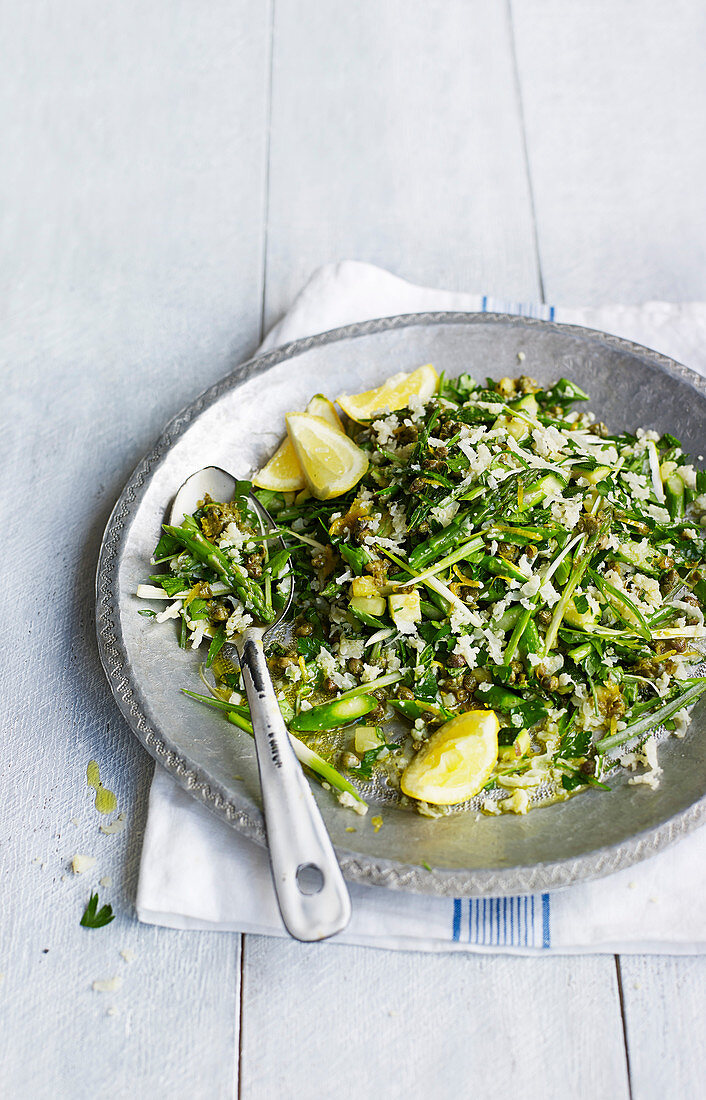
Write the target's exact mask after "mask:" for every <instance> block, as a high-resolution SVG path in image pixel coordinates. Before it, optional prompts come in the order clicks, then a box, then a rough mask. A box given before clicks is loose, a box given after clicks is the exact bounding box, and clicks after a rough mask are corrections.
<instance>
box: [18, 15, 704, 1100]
mask: <svg viewBox="0 0 706 1100" xmlns="http://www.w3.org/2000/svg"><path fill="white" fill-rule="evenodd" d="M0 24H1V34H2V41H3V46H4V49H3V53H4V59H3V65H2V66H1V67H0V133H2V135H3V142H2V146H3V157H2V168H0V188H1V193H0V250H1V252H2V256H3V260H2V265H0V279H2V282H3V293H2V299H1V300H2V306H1V308H2V325H1V326H0V349H1V351H0V354H1V361H2V371H3V375H2V381H3V387H2V393H3V395H4V399H3V402H2V408H3V412H4V413H5V416H4V418H3V419H4V424H3V428H2V434H1V435H0V460H1V463H2V465H1V468H2V472H3V481H2V490H3V497H4V508H3V522H2V531H3V536H4V549H3V554H2V566H3V568H2V571H1V574H0V576H1V580H0V585H1V587H2V591H3V609H2V619H1V621H2V622H3V624H4V630H3V642H4V646H3V651H4V658H3V662H2V666H1V667H0V681H1V683H2V688H3V707H2V717H3V725H4V730H5V732H4V740H3V753H2V769H1V772H0V774H2V778H3V785H2V798H1V800H0V841H1V849H0V861H1V864H2V900H1V902H0V912H1V914H2V917H1V921H0V925H1V927H0V938H1V945H0V971H2V972H3V974H4V979H3V981H2V984H1V985H0V1006H1V1007H0V1018H1V1020H2V1023H1V1026H0V1093H1V1094H2V1095H3V1096H5V1097H12V1098H15V1097H30V1098H35V1097H38V1098H43V1097H52V1098H55V1097H59V1098H65V1097H67V1098H72V1100H73V1098H79V1100H83V1098H84V1097H86V1098H90V1097H93V1096H97V1095H101V1096H105V1097H108V1098H112V1097H123V1096H131V1097H137V1098H142V1097H162V1096H164V1097H167V1096H168V1097H170V1098H182V1097H184V1098H186V1097H189V1098H192V1097H197V1098H200V1097H209V1098H210V1097H218V1098H220V1097H230V1096H232V1095H233V1094H234V1092H236V1091H238V1090H239V1095H241V1096H243V1097H253V1098H258V1100H260V1098H270V1097H276V1098H279V1097H290V1096H291V1097H296V1098H297V1100H300V1098H309V1097H311V1098H317V1100H318V1098H321V1097H333V1096H336V1097H338V1098H341V1100H344V1098H346V1097H353V1096H356V1097H361V1096H363V1097H367V1096H374V1095H378V1094H380V1095H385V1096H389V1097H397V1096H433V1097H451V1096H459V1095H461V1096H467V1095H470V1094H471V1093H473V1092H477V1091H481V1090H482V1091H484V1092H487V1091H488V1090H489V1088H491V1087H492V1088H493V1089H494V1090H497V1094H498V1095H502V1094H503V1092H504V1091H506V1090H507V1091H508V1092H509V1090H512V1093H513V1094H521V1095H523V1096H524V1097H527V1098H528V1100H532V1098H534V1097H540V1096H541V1097H544V1098H547V1097H548V1098H554V1097H565V1096H571V1097H576V1098H583V1097H587V1098H595V1097H601V1098H602V1097H611V1098H613V1097H627V1096H632V1097H633V1098H634V1100H644V1098H651V1097H654V1098H660V1100H661V1098H663V1097H686V1096H696V1095H700V1094H701V1089H702V1088H703V1078H704V1070H705V1068H706V1067H705V1059H704V1042H703V1025H702V1019H703V1015H704V1011H706V993H705V991H704V979H705V978H706V960H704V959H689V958H635V957H632V958H626V957H624V958H616V959H613V958H612V957H594V958H590V957H587V958H580V959H570V958H569V959H562V958H544V959H537V960H535V959H501V958H492V957H484V958H478V957H473V956H467V957H459V956H441V957H428V956H419V955H410V954H391V953H385V952H380V951H371V950H362V949H361V950H358V949H353V948H344V947H334V946H320V947H303V946H301V945H298V944H295V943H292V942H286V943H285V942H280V941H274V940H266V939H262V938H258V937H251V936H247V937H243V938H241V937H238V936H235V935H224V934H201V933H179V932H175V931H169V930H166V929H159V928H150V927H142V926H140V925H138V923H137V922H136V920H135V917H134V912H133V900H134V893H135V882H136V869H137V862H138V858H139V851H140V840H141V835H142V830H143V825H144V821H145V812H146V794H147V790H148V786H149V781H150V775H151V771H152V765H151V762H150V760H149V759H148V757H147V756H146V754H145V753H144V752H143V751H142V749H141V748H140V747H139V745H138V744H137V742H136V740H135V739H134V738H133V737H132V735H131V734H130V733H129V731H128V729H127V727H126V726H125V724H124V722H123V721H122V719H121V718H120V716H119V714H118V712H117V709H116V707H115V706H114V704H113V703H112V700H111V698H110V697H109V694H108V689H107V686H106V683H105V680H104V677H103V675H102V672H101V669H100V666H99V664H98V659H97V655H96V646H95V642H94V633H93V574H94V568H95V562H96V554H97V549H98V544H99V540H100V536H101V532H102V530H103V527H104V524H105V522H106V519H107V516H108V514H109V511H110V508H111V506H112V503H113V501H114V500H115V497H116V496H117V494H118V492H119V490H120V487H121V485H122V483H123V482H124V480H125V479H126V477H127V475H128V474H129V472H130V470H131V469H132V467H133V466H134V464H135V463H136V462H137V460H138V459H139V457H140V456H141V455H142V454H143V452H144V451H146V450H147V448H148V447H149V446H150V444H151V443H152V442H153V440H154V439H155V437H156V436H157V434H158V433H159V430H160V428H161V427H162V425H163V423H164V422H165V421H166V419H167V418H168V417H169V416H171V415H172V414H173V413H174V412H175V411H176V410H177V409H179V408H180V407H181V406H182V405H183V404H185V403H186V402H187V401H189V399H190V398H191V397H192V396H193V395H194V394H196V393H197V392H198V391H199V390H200V389H202V388H203V387H204V386H206V385H208V384H209V383H211V382H213V381H215V380H216V379H217V378H219V377H220V376H221V375H223V374H224V373H225V372H226V371H228V370H229V369H230V368H231V367H233V366H234V365H235V364H236V363H237V362H238V361H239V360H241V359H242V358H243V357H245V356H246V355H247V354H248V353H250V352H251V351H252V350H253V349H254V348H255V346H256V345H257V343H258V341H259V339H260V337H261V335H262V333H263V330H264V329H266V328H267V327H268V326H269V325H270V324H271V323H272V322H273V321H274V320H275V319H276V318H277V316H278V315H279V314H280V313H281V311H282V310H283V309H285V308H286V306H287V305H288V303H289V302H290V301H291V299H292V296H293V295H294V293H295V292H296V291H297V290H298V289H299V287H300V286H301V284H302V282H303V281H304V280H305V279H306V278H307V277H308V276H309V274H310V273H311V272H312V270H313V269H314V268H315V267H317V266H318V265H319V264H321V263H323V262H326V261H330V260H335V259H339V258H344V257H350V258H358V259H365V260H371V261H374V262H377V263H380V264H382V265H384V266H386V267H388V268H390V269H391V270H393V271H394V272H396V273H398V274H400V275H403V276H406V277H408V278H410V279H412V280H417V281H420V282H425V283H429V284H435V285H439V286H446V287H451V288H459V289H469V290H482V291H487V292H488V293H490V294H496V295H503V296H507V297H513V298H516V299H520V300H532V299H537V298H541V297H544V298H545V299H546V300H548V301H552V302H561V303H571V304H597V303H601V302H608V301H623V302H636V301H642V300H645V299H654V298H665V299H669V300H680V299H681V300H684V299H706V263H705V262H704V261H705V260H706V211H705V209H704V203H703V181H704V176H705V175H706V150H705V147H704V123H703V119H704V106H705V102H706V65H705V60H706V56H705V45H704V44H705V43H706V14H705V9H704V6H703V4H702V2H701V0H678V2H677V0H674V2H673V3H670V4H664V3H662V2H661V0H642V3H641V4H639V5H638V4H635V3H634V2H632V0H592V2H590V3H585V4H567V3H566V2H562V0H514V2H513V3H512V4H511V5H510V4H509V3H507V4H506V3H504V2H503V0H356V2H355V3H350V2H349V0H269V3H268V2H267V0H228V2H225V0H210V2H209V3H203V2H200V0H151V3H148V4H145V3H141V2H138V0H121V2H120V3H118V4H110V5H109V4H96V3H95V2H93V0H63V2H62V3H60V4H58V3H54V2H51V0H24V2H23V3H21V4H14V3H11V2H10V0H6V2H5V3H2V4H0ZM90 758H95V759H97V760H98V761H99V762H100V763H101V766H102V769H103V774H104V778H105V780H106V783H107V784H108V785H109V786H110V787H112V789H113V790H115V791H116V792H117V793H118V796H119V804H120V807H122V808H124V809H125V810H127V812H128V821H129V823H128V828H127V830H126V832H125V833H123V834H122V835H119V836H112V837H111V836H104V835H102V834H101V833H100V832H99V831H98V819H97V815H96V813H95V811H94V809H93V808H92V805H91V802H90V798H89V792H88V791H87V789H86V786H85V766H86V763H87V761H88V760H89V759H90ZM72 819H75V822H76V823H73V821H72ZM75 852H84V853H87V854H91V855H95V856H97V858H98V863H97V866H96V869H95V871H93V872H90V873H88V874H86V875H84V876H83V877H80V878H79V877H77V876H73V875H71V874H70V872H69V871H68V863H69V861H70V859H71V857H72V855H73V854H74V853H75ZM64 876H67V877H66V878H64ZM104 876H112V879H113V883H112V885H111V886H109V887H105V888H102V889H101V891H100V892H101V896H102V898H104V900H109V901H111V902H112V903H113V905H114V907H115V909H116V912H117V919H116V920H115V921H114V922H113V923H112V924H111V925H110V926H109V927H108V928H105V929H103V930H101V931H98V932H87V931H86V930H84V929H82V928H80V927H79V924H78V921H79V917H80V914H81V911H82V907H83V904H84V902H85V900H86V896H87V893H88V890H89V888H90V887H92V886H94V885H95V884H96V883H97V881H98V879H99V878H100V877H104ZM126 948H129V949H131V950H132V951H134V953H135V959H134V961H132V962H130V963H126V962H125V961H124V960H123V958H122V957H121V956H120V954H119V952H120V951H121V950H122V949H126ZM116 974H117V975H120V976H121V977H122V979H123V984H122V988H121V989H120V990H119V991H117V992H115V993H111V994H107V993H96V992H94V991H93V990H92V988H91V985H92V982H93V980H94V979H101V978H111V977H113V976H114V975H116Z"/></svg>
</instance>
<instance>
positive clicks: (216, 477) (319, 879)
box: [170, 466, 351, 941]
mask: <svg viewBox="0 0 706 1100" xmlns="http://www.w3.org/2000/svg"><path fill="white" fill-rule="evenodd" d="M235 485H236V479H235V478H234V477H232V476H231V475H230V474H229V473H226V471H225V470H221V469H219V468H218V467H217V466H207V467H206V468H205V469H203V470H199V471H198V472H197V473H195V474H192V475H191V477H189V478H187V480H186V481H185V482H184V484H183V485H182V486H181V488H180V489H179V491H178V493H177V495H176V496H175V498H174V503H173V504H172V509H171V517H170V522H171V523H172V524H174V525H177V526H178V525H179V524H181V522H182V520H183V519H184V516H185V515H191V514H192V513H193V512H194V511H195V510H196V508H197V506H198V502H199V501H200V500H203V499H204V496H205V494H206V493H208V494H209V495H210V496H211V498H212V499H213V500H218V501H230V500H232V499H233V495H234V491H235ZM249 502H250V504H251V506H252V508H253V511H255V512H256V513H257V515H258V516H259V517H260V522H261V525H262V528H263V533H266V532H267V531H268V530H270V531H271V530H272V529H273V528H274V527H275V523H274V520H273V519H272V516H271V515H270V514H269V512H268V511H267V510H266V509H265V508H263V507H262V505H261V504H260V503H259V501H257V500H256V499H255V497H254V496H252V495H251V496H250V498H249ZM282 545H284V543H283V544H282ZM293 591H294V581H293V579H291V580H290V587H289V595H288V598H287V602H286V605H285V607H284V608H283V610H282V611H281V612H280V615H279V617H278V619H277V620H276V621H275V622H274V623H271V624H269V625H268V626H266V627H262V626H249V627H248V628H247V629H246V630H244V631H243V633H242V634H240V635H238V636H236V637H235V638H234V639H233V642H234V644H235V648H236V650H237V653H238V658H239V660H240V666H241V668H242V671H243V680H244V682H245V691H246V693H247V697H248V703H249V705H250V716H251V719H252V726H253V734H254V738H255V748H256V750H257V764H258V769H259V772H260V787H261V790H262V801H263V807H264V814H265V829H266V831H267V843H268V848H269V855H270V869H271V871H272V880H273V882H274V887H275V893H276V895H277V903H278V905H279V910H280V913H281V915H282V920H283V921H284V925H285V927H286V929H287V931H288V932H289V934H290V935H291V936H293V937H294V938H295V939H297V940H305V941H311V940H323V939H326V938H327V937H328V936H333V935H335V934H336V932H341V931H342V930H343V929H344V928H345V927H346V925H347V924H348V922H349V920H350V916H351V901H350V897H349V894H348V889H347V887H346V884H345V882H344V880H343V875H342V874H341V869H340V867H339V866H338V861H337V859H336V854H335V852H334V850H333V845H332V844H331V839H330V837H329V835H328V832H327V831H326V826H325V825H324V822H323V819H322V817H321V813H320V812H319V808H318V806H317V805H316V802H315V801H314V796H313V795H312V793H311V790H310V788H309V784H308V782H307V780H306V778H305V776H304V773H303V771H302V769H301V765H300V764H299V761H298V760H297V758H296V756H295V754H294V750H293V748H292V745H291V742H290V740H289V734H288V733H287V727H286V726H285V724H284V721H283V720H282V715H281V713H280V709H279V705H278V703H277V697H276V696H275V692H274V688H273V686H272V680H271V677H270V673H269V669H268V668H267V662H266V661H265V654H264V650H263V647H262V642H263V638H264V637H265V635H266V634H267V633H268V631H270V630H272V629H273V627H275V626H277V624H278V623H279V622H280V621H281V620H282V618H283V617H284V615H285V613H286V611H287V609H288V607H289V605H290V603H291V600H292V595H293Z"/></svg>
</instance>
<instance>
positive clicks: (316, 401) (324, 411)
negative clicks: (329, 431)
mask: <svg viewBox="0 0 706 1100" xmlns="http://www.w3.org/2000/svg"><path fill="white" fill-rule="evenodd" d="M306 411H307V412H308V413H311V415H312V416H320V417H321V419H322V420H326V421H327V423H329V424H330V425H331V427H332V428H336V429H337V430H338V431H339V432H343V434H344V435H345V434H346V433H345V429H344V427H343V424H342V423H341V418H340V416H339V415H338V413H337V412H336V409H335V407H334V404H333V401H329V399H328V397H324V395H323V394H322V393H315V394H314V396H313V397H312V399H311V401H310V402H309V404H308V405H307V407H306Z"/></svg>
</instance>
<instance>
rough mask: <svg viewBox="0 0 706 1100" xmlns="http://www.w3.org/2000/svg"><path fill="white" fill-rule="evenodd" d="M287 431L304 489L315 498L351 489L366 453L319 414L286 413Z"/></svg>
mask: <svg viewBox="0 0 706 1100" xmlns="http://www.w3.org/2000/svg"><path fill="white" fill-rule="evenodd" d="M286 420H287V431H288V433H289V438H290V439H291V441H292V443H293V445H294V450H295V452H296V456H297V458H298V459H299V465H300V466H301V468H302V472H303V474H304V478H305V479H306V484H307V488H308V489H309V491H310V492H311V494H312V496H315V497H316V498H317V499H318V500H329V499H330V498H331V497H337V496H340V495H341V493H346V492H347V491H348V490H349V489H352V488H353V486H354V485H356V484H357V483H358V482H359V481H360V479H361V478H362V477H363V476H364V475H365V473H366V472H367V469H368V456H367V455H366V454H365V451H361V449H360V447H356V445H355V443H354V442H353V440H352V439H349V438H348V436H347V435H345V434H344V432H341V431H339V430H338V429H336V428H332V427H331V425H330V424H329V423H328V422H327V421H326V420H324V419H323V417H321V416H312V414H311V413H289V414H288V416H287V418H286Z"/></svg>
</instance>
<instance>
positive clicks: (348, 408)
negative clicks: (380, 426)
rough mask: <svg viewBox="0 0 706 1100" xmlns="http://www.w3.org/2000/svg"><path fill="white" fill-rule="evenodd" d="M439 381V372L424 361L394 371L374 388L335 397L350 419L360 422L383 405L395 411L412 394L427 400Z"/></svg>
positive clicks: (403, 404)
mask: <svg viewBox="0 0 706 1100" xmlns="http://www.w3.org/2000/svg"><path fill="white" fill-rule="evenodd" d="M438 385H439V376H438V374H437V373H436V371H435V370H434V368H433V367H432V365H431V363H427V365H426V366H424V367H418V368H417V370H415V371H412V373H411V374H404V373H401V374H394V375H393V376H392V378H388V380H387V382H384V383H383V385H382V386H378V388H377V389H376V390H366V392H365V393H358V394H348V393H344V394H342V395H341V396H340V397H338V398H336V400H337V402H338V404H339V405H340V406H341V408H342V409H343V411H344V413H346V414H347V415H348V416H350V418H351V420H357V421H358V423H359V424H362V423H363V422H364V421H366V420H372V418H373V417H374V416H376V415H377V414H378V413H381V412H384V411H385V410H386V409H387V410H389V412H395V411H396V410H397V409H404V408H406V407H407V405H409V400H410V398H411V397H420V398H421V399H422V400H423V401H428V400H429V398H430V397H431V396H432V394H434V393H436V390H437V387H438Z"/></svg>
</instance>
